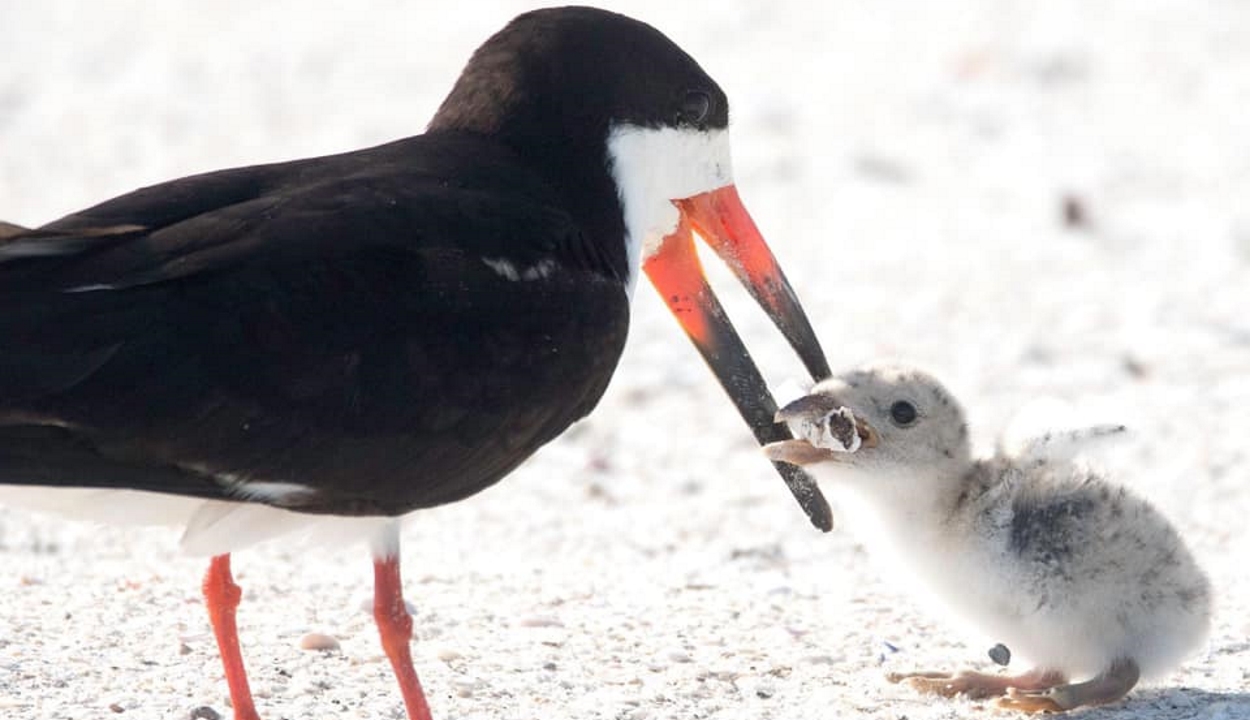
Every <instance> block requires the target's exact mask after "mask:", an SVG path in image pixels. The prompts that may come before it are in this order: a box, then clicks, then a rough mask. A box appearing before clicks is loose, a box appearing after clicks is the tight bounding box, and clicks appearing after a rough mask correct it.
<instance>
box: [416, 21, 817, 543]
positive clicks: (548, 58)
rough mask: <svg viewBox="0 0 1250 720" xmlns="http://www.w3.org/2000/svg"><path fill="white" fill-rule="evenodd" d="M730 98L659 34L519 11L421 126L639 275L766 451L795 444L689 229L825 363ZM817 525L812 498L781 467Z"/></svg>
mask: <svg viewBox="0 0 1250 720" xmlns="http://www.w3.org/2000/svg"><path fill="white" fill-rule="evenodd" d="M728 126H729V101H728V98H726V96H725V93H724V91H722V90H721V88H720V86H719V85H717V84H716V82H715V81H714V80H712V78H711V77H709V76H708V75H707V73H705V72H704V71H703V69H702V68H700V67H699V65H698V63H696V62H695V61H694V59H693V58H691V57H690V56H689V55H687V54H686V53H685V52H684V51H682V50H681V48H679V47H677V45H675V44H674V43H673V42H672V41H670V40H669V39H668V38H666V37H665V36H664V35H663V34H661V33H660V32H659V31H657V30H655V29H654V28H652V27H651V26H649V25H646V24H645V23H641V22H638V21H636V20H633V19H630V18H627V17H625V16H623V15H617V14H614V13H609V12H606V11H603V10H597V9H592V8H553V9H547V10H538V11H534V12H530V13H526V14H524V15H521V16H519V17H517V18H516V19H515V20H513V21H512V22H511V23H509V24H508V26H507V27H505V28H504V29H503V30H501V31H499V32H498V33H497V34H495V35H494V36H493V37H491V38H490V39H489V40H487V41H486V42H485V43H484V44H483V45H482V46H481V47H480V48H478V50H477V52H475V53H474V55H473V57H472V58H471V59H470V61H469V64H468V65H467V66H466V68H465V70H464V72H463V73H462V74H461V76H460V78H459V80H458V81H457V83H456V86H455V87H454V88H453V90H452V92H451V94H450V95H449V96H448V97H447V99H446V100H445V101H444V102H443V105H442V106H441V107H440V109H439V111H438V113H437V114H436V115H435V117H434V119H433V121H432V122H431V124H430V127H429V129H430V131H431V132H438V131H445V132H471V133H478V134H482V135H487V136H490V137H492V138H494V139H497V140H498V141H500V142H502V143H503V144H505V145H507V146H508V147H509V148H510V149H511V150H512V151H513V152H515V153H516V154H517V155H519V156H521V158H522V159H523V160H524V161H525V162H526V164H527V165H528V166H530V167H531V168H533V169H534V170H535V171H536V172H538V173H539V174H541V175H542V176H543V178H544V179H545V180H546V182H547V183H548V184H550V185H551V187H552V188H554V190H555V192H556V193H557V194H558V195H559V196H560V198H561V200H562V205H563V206H564V207H565V208H566V209H567V210H568V211H569V212H570V213H572V214H573V216H574V218H575V219H576V220H577V222H578V225H579V227H581V228H582V230H583V234H584V235H585V237H586V238H587V241H588V242H589V243H591V244H593V245H594V253H595V254H596V255H597V256H598V257H599V258H601V264H602V272H604V273H605V274H609V275H611V276H613V277H615V278H616V279H618V280H619V281H620V282H621V283H622V284H623V286H624V288H625V289H626V290H627V291H628V292H631V293H632V290H633V287H634V285H635V283H636V281H637V278H638V276H639V275H640V274H641V273H642V272H645V273H646V275H647V277H648V278H649V279H650V280H651V282H652V284H653V285H655V287H656V289H657V290H658V291H659V293H660V295H661V296H662V297H663V299H664V301H665V303H667V305H668V307H669V309H670V310H671V311H672V312H673V314H674V315H675V316H676V317H677V320H678V322H679V323H680V324H681V326H682V328H683V329H684V330H685V332H686V334H687V335H688V336H689V337H690V338H691V340H693V341H694V343H695V345H696V346H697V347H698V349H699V351H700V352H701V353H702V354H703V356H704V358H705V359H706V360H707V362H708V364H709V365H710V366H711V368H712V370H713V371H714V372H715V373H716V375H717V378H718V379H719V380H720V382H721V385H722V386H723V387H724V388H725V390H726V392H728V394H729V395H730V397H731V398H732V399H733V401H734V403H735V405H737V407H738V410H739V412H740V413H741V414H742V416H743V417H744V419H746V421H747V422H748V424H749V425H750V426H751V428H752V430H753V432H754V434H755V436H756V438H757V439H758V440H759V441H760V442H770V441H776V440H781V439H784V438H786V437H789V435H788V432H787V430H786V428H785V427H784V426H783V425H778V424H776V423H775V421H774V420H773V414H774V412H775V410H776V406H775V404H774V402H773V399H772V396H771V394H770V393H769V391H768V388H767V386H766V385H765V383H764V381H763V379H762V378H761V376H760V374H759V371H758V370H757V368H756V367H755V364H754V362H753V361H752V360H751V357H750V355H749V354H748V352H747V350H746V348H745V347H744V346H743V344H742V341H741V340H740V339H739V337H738V335H737V333H736V332H735V331H734V329H733V326H732V325H731V324H730V322H729V319H728V317H727V316H726V314H725V312H724V310H723V308H722V307H721V305H720V303H719V301H718V300H717V298H716V295H715V294H714V293H713V292H712V290H711V288H710V287H709V286H708V284H707V281H706V280H705V278H704V274H703V269H702V267H701V266H700V263H699V259H698V256H697V254H696V253H695V247H694V242H693V234H694V233H698V234H699V235H700V236H701V237H702V238H703V239H704V240H705V241H706V242H707V243H708V244H709V245H710V246H711V247H712V248H713V249H714V250H715V251H716V253H717V254H718V255H719V256H720V257H721V258H722V259H723V260H724V261H725V262H726V263H727V264H728V265H729V267H730V268H731V269H732V270H733V272H734V273H735V275H736V276H737V277H738V279H739V280H740V281H741V282H742V283H743V284H744V285H745V286H746V287H747V289H748V290H749V291H750V293H751V295H752V296H753V297H754V298H755V299H756V301H757V302H759V303H760V305H761V306H762V307H763V308H764V310H765V312H767V314H768V316H769V317H770V318H771V319H772V321H773V322H774V323H775V324H776V325H777V327H778V328H779V329H780V330H781V332H782V334H783V335H784V336H785V337H786V339H787V340H788V341H789V343H790V345H791V346H792V347H793V348H794V350H795V351H796V352H797V353H798V355H799V357H800V358H801V360H802V362H803V363H804V365H805V366H806V367H807V370H808V371H809V372H810V373H811V374H812V376H813V377H814V378H818V379H819V378H823V377H825V376H827V375H828V374H829V366H828V363H827V361H826V360H825V357H824V352H823V351H822V350H821V347H820V343H819V342H818V341H817V340H816V336H815V334H814V333H813V332H812V328H811V324H810V323H809V322H808V319H807V317H806V315H805V314H804V312H803V309H802V307H801V306H800V304H799V302H798V299H797V297H796V296H795V293H794V291H793V289H792V288H791V287H790V283H789V282H788V281H787V280H786V278H785V275H784V274H782V271H781V268H780V267H779V266H778V264H777V261H776V260H775V259H774V257H773V254H772V252H771V251H770V250H769V248H768V245H767V244H765V242H764V239H763V237H761V235H760V233H759V231H758V230H757V229H756V226H755V223H754V222H753V221H752V219H751V216H750V215H749V214H748V213H747V210H746V208H745V207H744V206H743V204H742V201H741V200H740V198H739V196H738V191H737V189H736V187H735V186H734V179H733V164H732V161H731V155H730V149H729V133H728ZM778 470H779V471H780V472H782V474H783V477H785V479H786V480H787V483H788V484H789V485H790V488H791V491H792V492H794V494H795V496H796V497H797V498H798V500H799V502H800V503H801V504H802V505H803V507H804V509H805V510H806V511H807V512H808V515H809V517H811V519H812V521H813V523H815V524H816V525H817V526H818V527H821V528H822V529H828V528H829V527H831V523H832V520H831V518H830V516H829V510H828V506H827V504H826V503H825V501H824V498H823V497H822V496H821V495H820V491H819V490H818V489H817V488H816V486H815V485H814V483H812V482H811V481H810V478H808V477H807V476H806V475H805V474H803V473H802V471H801V470H799V469H798V468H796V467H793V466H789V465H778Z"/></svg>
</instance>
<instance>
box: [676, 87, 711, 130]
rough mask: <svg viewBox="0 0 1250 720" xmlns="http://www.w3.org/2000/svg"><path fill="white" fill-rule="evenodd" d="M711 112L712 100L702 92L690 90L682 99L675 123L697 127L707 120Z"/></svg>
mask: <svg viewBox="0 0 1250 720" xmlns="http://www.w3.org/2000/svg"><path fill="white" fill-rule="evenodd" d="M711 110H712V98H711V97H709V96H708V94H707V93H705V92H703V91H702V90H691V91H690V92H688V93H686V97H684V98H682V101H681V106H680V107H679V108H678V110H677V121H678V122H680V123H682V124H684V125H698V124H699V123H702V122H703V121H704V120H707V116H708V114H709V113H710V112H711Z"/></svg>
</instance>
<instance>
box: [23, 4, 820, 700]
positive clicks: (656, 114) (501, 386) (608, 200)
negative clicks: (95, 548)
mask: <svg viewBox="0 0 1250 720" xmlns="http://www.w3.org/2000/svg"><path fill="white" fill-rule="evenodd" d="M728 120H729V105H728V101H727V99H726V97H725V93H724V92H722V91H721V89H720V87H719V86H717V84H716V83H715V82H714V81H713V80H712V79H711V78H710V77H708V76H707V74H705V73H704V72H703V70H702V69H701V68H700V67H699V65H698V64H697V63H696V62H695V61H694V60H693V59H692V58H691V57H690V56H689V55H687V54H686V53H685V52H683V51H682V50H681V49H680V48H678V47H677V46H676V45H674V44H673V43H672V42H671V41H669V40H668V39H667V38H666V37H664V35H662V34H661V33H659V32H658V31H656V30H655V29H653V28H651V27H650V26H648V25H645V24H643V23H641V22H638V21H635V20H632V19H630V18H627V17H624V16H621V15H616V14H613V13H609V12H604V11H601V10H594V9H589V8H559V9H549V10H540V11H536V12H531V13H527V14H524V15H521V16H520V17H518V18H516V19H515V20H513V21H512V22H511V23H510V24H509V25H508V26H507V27H505V28H504V29H503V30H502V31H500V32H499V33H497V34H496V35H495V36H493V37H491V38H490V39H489V40H487V41H486V43H485V44H483V45H482V46H481V47H480V48H479V49H478V50H477V51H476V53H475V54H474V55H473V57H472V59H471V60H470V61H469V63H468V65H467V66H466V68H465V69H464V71H463V73H462V74H461V76H460V78H459V80H458V81H457V82H456V84H455V87H454V88H453V89H452V91H451V94H450V95H448V97H447V99H446V100H445V101H444V102H443V104H442V106H441V107H440V108H439V110H438V112H437V114H436V115H435V116H434V119H433V121H432V122H431V123H430V125H429V128H428V130H427V132H426V133H425V134H424V135H419V136H416V137H411V138H407V139H404V140H399V141H396V142H392V143H389V144H386V145H381V146H379V147H374V148H369V149H365V150H360V151H356V152H349V153H345V154H341V155H333V156H328V157H319V158H312V159H306V160H297V161H293V162H284V163H278V164H269V165H257V166H252V167H244V168H237V169H232V170H223V171H220V172H212V173H207V174H203V175H195V176H192V177H186V178H181V179H178V180H173V181H170V182H166V183H162V184H160V185H155V186H152V187H147V188H143V189H140V190H137V191H135V192H132V193H129V194H127V195H123V196H121V197H118V198H114V199H112V200H109V201H106V202H104V203H102V204H100V205H96V206H95V207H92V208H88V209H86V210H83V211H81V212H77V213H74V214H72V215H69V216H67V217H65V218H62V219H60V220H57V221H55V222H52V223H49V224H48V225H45V226H43V227H40V228H37V229H32V230H27V229H24V228H18V227H14V226H5V227H4V228H0V238H2V239H0V338H3V341H2V342H0V484H5V485H20V486H26V490H27V492H26V495H27V496H30V495H32V494H34V495H36V496H37V497H36V498H35V500H36V501H37V502H39V504H42V505H45V506H54V507H55V506H57V505H58V504H62V505H63V503H64V502H67V501H66V500H64V498H65V496H66V495H67V494H77V495H81V494H82V493H83V492H87V493H90V494H91V500H90V501H89V502H88V503H86V504H85V507H86V508H87V509H88V510H89V511H90V510H94V511H95V514H96V515H105V516H107V515H109V514H110V510H111V509H115V508H116V507H117V503H116V502H114V501H113V500H112V499H110V498H117V497H119V496H118V493H125V495H124V500H122V501H121V502H124V503H125V504H126V507H125V514H126V515H129V516H134V515H158V516H159V519H162V520H167V521H179V522H184V523H185V524H186V533H185V535H184V537H183V545H184V546H185V547H186V548H187V549H188V550H191V551H195V552H200V553H204V554H208V555H211V556H212V561H211V564H210V567H209V570H208V573H207V576H206V578H205V580H204V593H205V597H206V603H207V606H208V611H209V615H210V618H211V620H212V625H213V628H214V631H215V633H216V636H217V642H218V646H219V648H220V650H221V655H222V658H223V662H224V665H225V673H226V678H227V681H228V683H229V686H230V695H231V699H232V702H233V707H234V714H235V717H236V718H238V719H240V720H253V719H254V718H257V717H258V716H257V713H256V710H255V707H254V705H253V702H252V699H251V695H250V692H249V690H248V686H247V678H246V675H245V672H244V668H243V663H242V658H241V654H240V651H239V643H238V638H237V635H236V629H235V623H234V614H235V608H236V606H237V605H238V601H239V594H240V592H239V588H238V586H237V585H235V583H234V581H233V579H232V577H231V572H230V553H231V552H232V551H234V550H237V549H239V548H241V547H245V546H247V545H248V544H250V543H252V542H255V541H258V540H261V539H264V538H267V537H270V536H273V535H276V534H279V533H282V532H285V531H287V530H290V529H292V528H295V527H298V526H301V525H304V524H307V523H308V522H310V521H317V520H326V519H328V518H333V519H340V520H343V521H344V522H348V523H354V524H355V525H356V526H357V527H359V528H360V529H361V530H362V532H364V533H365V534H366V536H367V537H369V538H370V543H371V549H372V552H373V561H374V569H375V604H374V614H375V617H376V619H377V624H378V627H379V630H380V633H381V636H382V644H383V646H384V648H385V650H386V653H387V656H388V657H389V658H390V661H391V664H392V666H393V667H394V670H395V673H396V675H397V677H398V679H399V684H400V688H401V690H402V692H403V696H404V702H405V704H406V706H407V710H408V714H409V717H411V718H414V719H416V718H428V717H429V714H430V713H429V708H428V706H427V704H426V701H425V698H424V696H423V693H422V690H421V686H420V684H419V683H418V680H417V676H416V673H415V672H414V671H413V668H412V661H411V658H410V657H409V650H408V647H409V642H410V638H411V634H412V630H411V628H412V621H411V618H410V617H409V616H408V613H407V612H406V610H405V608H404V602H403V599H402V595H401V585H400V574H399V556H398V530H397V523H396V520H395V519H396V518H398V517H399V516H401V515H403V514H405V513H408V512H411V511H413V510H417V509H419V508H427V507H431V506H435V505H440V504H442V503H448V502H453V501H455V500H459V499H461V498H465V497H467V496H469V495H472V494H474V493H476V492H478V491H479V490H482V489H483V488H485V487H487V486H489V485H491V484H493V483H495V482H496V481H498V480H499V479H500V478H502V477H503V476H504V475H506V474H507V473H508V472H509V471H511V470H512V469H513V468H515V467H516V466H517V465H518V464H519V463H521V462H522V461H523V460H525V459H526V458H527V457H529V456H530V454H531V453H533V452H534V451H535V450H537V449H538V448H539V447H540V446H542V445H543V444H544V443H546V442H548V441H550V440H551V439H552V438H554V437H556V436H557V435H559V434H560V433H561V432H562V431H563V430H564V429H565V428H567V427H568V426H569V425H570V424H571V423H573V422H574V421H576V420H577V419H579V418H581V417H583V416H584V415H586V414H587V413H588V412H590V410H591V409H592V408H593V407H594V406H595V404H596V402H597V401H598V400H599V398H600V396H601V395H602V394H603V392H604V389H605V388H606V387H607V384H608V381H609V379H610V378H611V377H612V373H613V371H614V369H615V367H616V364H617V360H618V359H619V357H620V355H621V351H622V349H623V347H624V344H625V335H626V330H627V328H628V325H629V302H630V298H631V296H632V293H633V289H634V286H635V285H636V283H637V279H638V277H639V275H640V274H641V273H643V272H645V273H646V274H647V276H648V277H649V278H650V280H651V282H652V283H653V284H654V285H655V286H656V288H657V289H658V290H659V292H660V293H661V295H662V296H663V297H664V299H665V301H666V302H667V303H668V306H669V307H670V309H671V310H672V311H673V313H674V314H675V315H676V316H677V318H678V320H679V321H680V323H681V326H682V327H683V328H684V330H685V332H686V333H687V334H688V335H689V336H690V337H691V338H692V339H693V341H694V342H695V344H696V345H697V346H698V348H699V350H700V351H701V352H702V353H703V355H704V356H705V358H706V359H707V361H708V363H709V364H710V365H711V367H712V369H713V370H714V371H715V372H716V374H717V376H718V377H719V378H720V381H721V383H722V384H723V385H724V387H725V389H726V390H727V392H728V393H729V395H730V396H731V397H732V399H733V400H734V401H735V403H736V404H737V406H738V407H739V409H740V410H741V412H742V414H743V416H744V417H745V418H746V419H747V421H748V422H749V424H750V425H751V427H752V429H753V431H754V433H755V435H756V436H757V438H759V439H760V440H761V441H774V440H782V439H784V438H787V437H789V434H788V432H787V430H786V429H785V427H784V426H781V425H777V424H775V423H774V421H773V414H774V412H775V410H776V408H775V406H774V405H773V401H772V398H771V396H770V394H769V392H768V389H767V387H766V386H765V384H764V382H763V380H762V379H761V377H760V375H759V373H758V371H757V370H756V368H755V366H754V364H753V363H752V361H751V359H750V356H749V355H748V354H747V352H746V350H745V348H744V347H743V346H742V344H741V341H740V340H739V339H738V337H737V335H736V334H735V332H734V330H733V328H732V326H731V325H730V324H729V321H728V319H727V318H726V315H725V313H724V312H723V310H722V308H721V306H720V305H719V304H718V302H717V300H716V297H715V295H713V293H712V291H711V290H710V289H709V287H708V285H707V283H706V281H705V280H704V278H703V273H702V269H701V268H700V266H699V262H698V259H697V256H696V254H695V252H694V245H693V240H692V231H697V232H698V233H699V234H700V235H701V236H702V237H703V238H704V239H705V240H706V241H707V242H708V243H709V244H710V245H711V246H712V247H713V248H715V249H716V251H717V252H718V253H719V254H720V256H721V257H722V258H724V259H725V260H726V261H727V262H728V264H729V265H730V267H732V268H733V270H734V271H735V273H736V274H737V276H738V277H739V278H740V279H741V280H742V282H743V283H744V284H745V285H746V286H747V287H748V288H749V289H750V291H751V293H752V294H753V295H754V297H755V298H756V300H757V301H758V302H759V303H760V304H761V305H762V306H763V308H764V309H765V310H766V311H767V313H768V314H769V315H770V316H771V318H772V319H773V320H774V321H775V322H776V324H777V325H778V327H779V328H780V330H781V331H782V333H783V334H784V335H785V337H786V338H787V339H788V341H789V342H790V344H791V345H792V346H793V347H794V349H795V350H796V352H797V353H798V355H799V356H800V357H801V358H802V361H803V362H804V363H805V365H806V367H807V369H808V370H809V371H810V372H811V374H812V375H813V376H815V377H823V376H825V375H827V374H828V366H827V364H826V361H825V358H824V355H823V353H822V351H821V349H820V346H819V344H818V342H817V340H816V338H815V336H814V334H813V333H812V330H811V327H810V325H809V323H808V321H807V319H806V317H805V316H804V313H803V311H802V309H801V307H800V305H799V303H798V301H797V300H796V298H795V295H794V293H793V291H792V290H791V288H790V286H789V284H788V282H787V281H786V279H785V277H784V276H783V275H782V272H781V270H780V268H779V267H778V266H777V264H776V262H775V260H774V258H773V256H772V254H771V252H770V251H769V249H768V247H767V246H766V245H765V243H764V241H763V239H762V238H761V237H760V235H759V232H758V231H757V230H756V228H755V225H754V224H753V222H752V221H751V218H750V216H749V215H748V214H747V212H746V210H745V208H744V207H743V206H742V203H741V202H740V200H739V197H738V192H737V190H736V189H735V188H734V184H733V174H732V171H731V164H730V152H729V138H728V133H727V125H728ZM780 467H781V468H782V469H783V472H784V477H785V478H786V479H787V481H788V482H789V484H790V486H791V489H792V490H793V492H794V493H795V494H796V496H797V497H798V498H799V500H800V501H801V502H802V504H803V505H804V507H805V508H806V509H807V510H808V512H809V515H810V516H811V517H812V519H813V522H815V523H816V524H817V525H818V526H822V527H826V528H827V527H828V525H829V522H830V521H829V516H828V506H827V505H825V503H824V499H823V497H821V495H820V493H819V491H818V490H816V489H815V487H814V485H812V483H811V481H810V479H809V478H808V477H807V476H806V475H804V474H802V471H800V470H798V469H797V468H793V467H791V466H784V465H783V466H780ZM19 489H20V488H19ZM71 491H72V493H71ZM11 494H12V493H10V495H11ZM28 499H29V497H28ZM78 507H79V509H82V508H83V507H84V504H83V503H79V505H78Z"/></svg>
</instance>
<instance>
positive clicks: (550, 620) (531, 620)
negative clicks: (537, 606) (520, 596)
mask: <svg viewBox="0 0 1250 720" xmlns="http://www.w3.org/2000/svg"><path fill="white" fill-rule="evenodd" d="M518 624H519V625H520V626H521V627H564V623H563V622H561V621H560V618H558V617H553V616H551V615H531V616H529V617H527V618H522V619H521V622H520V623H518Z"/></svg>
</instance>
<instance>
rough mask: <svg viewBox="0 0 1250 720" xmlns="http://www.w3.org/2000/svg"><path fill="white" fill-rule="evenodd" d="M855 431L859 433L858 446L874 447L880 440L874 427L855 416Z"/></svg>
mask: <svg viewBox="0 0 1250 720" xmlns="http://www.w3.org/2000/svg"><path fill="white" fill-rule="evenodd" d="M855 432H856V434H858V435H859V446H860V448H875V447H877V445H878V444H880V442H881V436H880V435H878V434H877V431H876V429H875V428H873V426H871V425H869V424H868V423H866V422H864V421H863V420H861V419H860V418H858V417H856V418H855Z"/></svg>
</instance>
